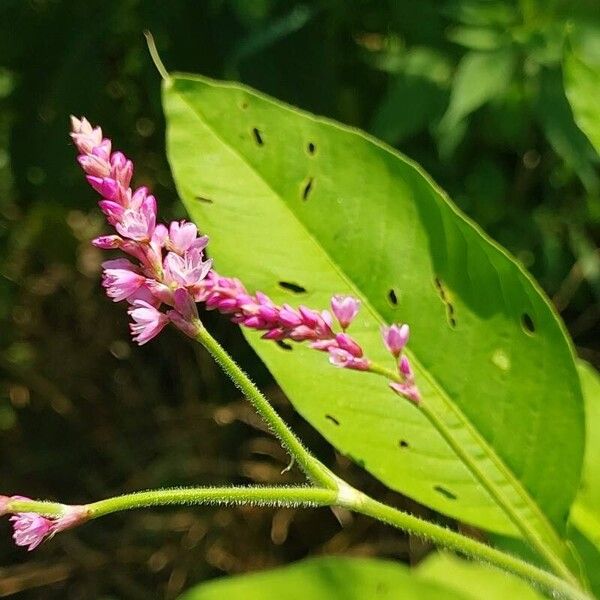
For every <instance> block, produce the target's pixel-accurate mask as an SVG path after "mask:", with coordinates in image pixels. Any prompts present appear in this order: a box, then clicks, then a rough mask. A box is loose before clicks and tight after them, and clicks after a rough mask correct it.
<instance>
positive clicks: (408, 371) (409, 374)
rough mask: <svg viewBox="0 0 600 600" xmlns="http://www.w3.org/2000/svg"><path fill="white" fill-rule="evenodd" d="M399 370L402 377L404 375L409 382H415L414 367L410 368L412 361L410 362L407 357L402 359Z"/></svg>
mask: <svg viewBox="0 0 600 600" xmlns="http://www.w3.org/2000/svg"><path fill="white" fill-rule="evenodd" d="M398 369H399V371H400V373H402V375H404V377H405V378H406V379H407V380H409V381H413V380H414V377H415V376H414V373H413V370H412V367H411V366H410V361H409V360H408V358H407V357H406V356H403V357H402V358H401V359H400V364H399V365H398Z"/></svg>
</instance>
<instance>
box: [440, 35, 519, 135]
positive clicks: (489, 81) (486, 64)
mask: <svg viewBox="0 0 600 600" xmlns="http://www.w3.org/2000/svg"><path fill="white" fill-rule="evenodd" d="M515 59H516V57H515V53H514V51H513V49H512V48H510V47H508V46H507V47H504V48H500V49H498V50H495V51H493V52H468V53H467V54H465V55H464V57H463V58H462V59H461V61H460V63H459V65H458V69H457V71H456V75H455V76H454V82H453V84H452V94H451V96H450V105H449V106H448V110H447V111H446V114H445V115H444V118H443V120H442V123H441V125H440V126H441V127H442V129H445V130H448V129H453V128H454V127H456V126H457V125H458V124H459V123H460V122H461V121H462V120H463V119H464V118H465V117H467V116H468V115H470V114H471V113H472V112H473V111H475V110H477V109H478V108H480V107H482V106H483V105H484V104H487V103H488V102H489V101H490V100H493V99H494V98H496V97H498V96H500V95H501V94H503V93H504V92H505V91H506V89H507V88H508V85H509V84H510V82H511V79H512V76H513V72H514V69H515Z"/></svg>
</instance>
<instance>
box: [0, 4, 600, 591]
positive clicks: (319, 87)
mask: <svg viewBox="0 0 600 600" xmlns="http://www.w3.org/2000/svg"><path fill="white" fill-rule="evenodd" d="M146 28H147V29H150V30H151V31H152V32H153V34H154V36H155V38H156V43H157V46H158V48H159V51H160V53H161V55H162V58H163V61H164V62H165V64H166V66H167V68H168V69H170V70H181V71H190V72H198V73H202V74H204V75H209V76H213V77H216V78H222V79H234V80H238V81H242V82H244V83H247V84H249V85H251V86H254V87H256V88H258V89H259V90H261V91H264V92H266V93H269V94H271V95H273V96H275V97H277V98H280V99H282V100H285V101H288V102H290V103H292V104H294V105H297V106H299V107H301V108H304V109H307V110H310V111H313V112H316V113H319V114H323V115H327V116H330V117H333V118H335V119H338V120H340V121H342V122H344V123H347V124H351V125H355V126H357V127H360V128H362V129H365V130H367V131H369V132H371V133H373V134H374V135H376V136H378V137H380V138H382V139H383V140H385V141H387V142H388V143H390V144H393V145H395V146H396V147H398V148H399V149H400V150H401V151H402V152H404V153H405V154H407V155H408V156H409V157H411V158H413V159H415V160H416V161H418V162H419V163H420V164H422V165H423V166H424V167H425V169H427V170H428V171H429V172H430V173H431V174H432V175H433V177H434V178H435V179H436V180H437V182H438V183H440V185H441V186H442V187H443V188H444V189H445V190H446V191H447V192H448V193H449V194H450V196H451V197H452V198H453V200H454V201H455V202H456V203H457V204H458V205H459V206H460V207H461V208H462V209H463V210H464V211H465V212H466V213H467V214H469V215H470V216H471V217H472V218H473V219H474V220H475V221H477V222H478V223H479V224H480V225H481V226H482V227H483V228H484V229H485V230H486V231H487V232H489V233H490V235H492V236H493V237H494V238H495V239H496V240H498V241H499V242H500V243H502V244H503V245H505V246H506V247H507V248H508V249H509V250H510V251H511V252H512V253H513V254H514V255H515V256H516V257H517V258H519V259H520V260H521V261H522V263H523V264H524V265H525V266H526V267H527V268H528V269H529V270H530V271H531V272H532V273H533V274H534V275H535V276H536V277H537V278H538V280H539V281H540V283H541V285H542V286H543V287H544V289H545V291H546V292H547V294H548V295H549V297H550V298H552V300H553V302H554V304H555V305H556V308H557V310H558V311H559V312H560V313H561V315H562V317H563V319H564V320H565V322H566V325H567V327H568V329H569V331H570V332H571V335H572V336H573V339H574V342H575V345H576V348H577V352H578V353H579V355H580V356H582V357H584V358H586V359H587V360H589V361H591V362H592V363H594V364H595V365H596V367H598V366H600V340H599V336H598V331H599V329H600V328H599V321H600V303H599V302H598V300H599V297H600V254H599V252H598V249H597V240H598V237H599V234H600V199H599V198H600V171H599V169H598V163H599V157H598V155H597V154H595V152H594V150H593V149H592V147H591V145H590V144H589V142H588V140H587V139H586V137H585V136H584V135H583V134H582V133H581V131H580V130H579V129H578V128H577V126H576V124H575V122H574V120H573V115H572V113H571V109H570V106H569V104H568V102H567V99H566V97H565V92H564V86H563V75H562V68H561V64H562V57H563V51H564V48H565V47H566V45H569V44H576V45H577V46H578V47H579V48H583V50H584V51H585V52H587V53H589V54H590V55H594V56H595V57H596V58H598V60H600V2H599V1H598V0H571V1H568V0H564V1H562V0H554V1H552V0H520V1H516V0H515V1H508V0H507V1H501V0H454V1H448V2H444V1H441V0H420V1H419V2H412V1H410V0H397V1H392V0H388V1H387V2H385V1H358V0H355V1H347V2H344V1H341V0H315V1H313V2H308V1H307V2H296V1H289V2H277V1H275V0H254V1H244V0H206V1H204V2H198V1H194V0H172V1H171V2H162V1H159V0H146V1H142V0H105V1H104V2H96V1H91V2H78V1H76V0H69V1H60V0H0V450H1V460H0V481H1V489H0V491H1V493H4V494H16V493H21V494H27V495H30V496H34V497H44V498H52V499H54V498H55V499H60V500H63V501H66V502H71V503H77V502H85V501H89V500H91V499H97V498H99V497H103V496H108V495H113V494H117V493H120V492H123V491H127V490H135V489H140V488H150V487H159V486H173V485H190V484H193V483H202V484H222V483H226V482H236V483H249V482H294V481H300V480H301V478H300V476H299V475H298V473H297V472H294V471H293V470H292V472H290V473H286V474H283V475H282V474H281V471H282V469H283V468H284V467H285V466H286V461H285V455H284V453H283V452H282V451H281V449H279V448H278V445H277V443H276V442H275V441H274V440H273V439H272V438H271V437H270V436H269V435H268V434H267V433H266V432H265V431H264V429H263V428H262V427H261V425H260V423H259V422H258V421H257V419H256V418H255V417H254V415H253V414H252V412H251V410H250V409H249V408H248V407H247V406H246V404H245V403H244V402H243V401H242V399H241V398H239V396H238V394H237V392H236V391H235V389H233V388H232V386H231V385H229V384H228V383H227V382H226V381H225V380H224V379H223V377H222V376H221V374H220V373H219V372H218V371H217V369H216V368H215V367H214V365H213V364H212V363H211V362H210V361H209V360H208V359H207V358H206V357H205V356H204V355H203V354H202V352H200V351H198V350H197V349H196V348H194V347H193V346H192V345H191V344H188V343H187V341H186V340H184V339H183V338H182V337H180V336H178V335H177V334H176V333H175V332H172V331H168V332H166V333H165V334H164V335H162V336H161V337H160V339H159V340H157V341H155V342H153V343H151V344H149V345H148V346H145V347H143V348H141V349H139V348H137V347H134V346H133V345H132V344H131V342H130V341H129V339H128V335H127V326H126V315H125V314H124V311H123V307H122V306H120V305H119V306H116V305H114V304H113V303H111V302H109V301H108V299H107V298H106V297H105V296H104V295H103V293H102V289H101V287H100V284H99V271H100V262H101V260H102V257H101V256H100V254H99V252H98V251H96V250H95V249H94V248H92V247H91V246H90V244H89V240H90V238H91V237H93V236H95V235H98V234H99V233H100V232H102V231H105V227H104V224H103V220H102V218H101V217H100V215H99V211H98V210H97V209H96V206H95V200H96V198H95V195H94V194H93V193H92V192H91V191H90V190H89V189H88V188H87V187H86V185H85V184H84V181H83V177H82V175H81V173H80V170H79V169H78V167H77V165H76V162H75V160H74V157H75V152H74V148H73V146H72V144H71V143H70V141H69V138H68V135H67V134H68V115H69V114H71V113H74V114H77V115H81V114H84V115H86V116H87V117H88V118H89V119H90V120H91V121H92V122H94V123H99V124H101V125H102V126H103V128H104V129H105V132H106V134H107V135H108V136H110V137H112V138H113V140H114V144H115V146H116V147H117V148H120V149H122V150H123V151H124V152H125V153H126V154H127V155H128V156H130V157H131V158H133V159H134V161H135V164H136V168H137V175H136V183H137V184H142V183H144V184H146V185H148V186H149V187H151V188H152V189H153V190H154V192H155V193H156V194H157V196H158V198H159V199H160V203H161V211H162V217H163V219H164V220H168V219H171V218H175V217H181V216H183V214H184V213H183V209H182V206H181V204H180V202H179V200H178V199H177V195H176V193H175V190H174V187H173V183H172V180H171V176H170V173H169V168H168V165H167V162H166V159H165V152H164V139H163V138H164V120H163V116H162V112H161V105H160V79H159V76H158V74H157V73H156V70H155V68H154V66H153V65H152V62H151V60H150V58H149V56H148V53H147V50H146V46H145V42H144V38H143V35H142V31H143V30H144V29H146ZM599 101H600V100H599ZM368 176H369V174H368V173H365V177H368ZM217 260H218V257H217ZM206 320H207V322H208V323H209V326H210V327H211V328H212V329H213V331H215V332H216V334H217V335H218V337H219V338H220V339H221V340H222V341H223V342H224V343H225V345H226V346H227V347H228V348H229V349H230V351H231V352H232V353H233V354H234V355H235V356H236V358H239V359H240V360H241V361H242V363H243V364H244V365H245V367H246V368H247V369H248V370H249V371H250V372H251V373H252V375H253V377H254V378H255V379H256V380H257V381H258V382H259V383H260V385H261V386H263V387H264V388H266V389H267V390H268V392H269V393H270V395H271V396H272V397H273V398H274V400H275V402H276V404H277V406H278V408H279V409H280V410H281V411H282V413H283V414H284V416H285V418H286V419H287V420H288V421H290V422H292V423H293V424H294V425H295V427H296V429H297V430H298V432H299V433H300V434H301V435H302V436H303V438H304V439H305V441H306V442H307V443H308V444H309V446H310V447H311V448H312V449H313V450H314V451H315V452H317V453H318V454H319V455H320V456H321V457H323V458H324V459H326V460H327V461H328V462H329V464H331V465H333V466H334V467H335V468H336V469H337V470H338V471H339V472H340V473H342V474H343V475H344V476H345V477H347V478H348V479H349V480H350V481H351V482H354V483H355V484H357V485H360V486H363V487H364V488H365V489H367V490H369V491H370V492H372V493H373V494H376V495H378V496H379V497H381V498H386V499H388V500H389V501H392V502H396V503H399V504H401V505H403V506H405V507H407V508H409V509H410V510H411V511H413V512H417V513H420V514H424V515H427V516H428V517H430V518H432V515H431V514H430V513H429V512H428V511H427V510H426V509H423V508H421V507H418V506H416V505H415V504H414V503H412V502H411V501H410V500H407V499H403V498H400V497H398V496H397V495H394V494H391V493H390V492H387V491H385V490H384V489H383V487H382V486H380V485H379V484H377V482H375V481H374V480H372V479H371V478H370V477H369V476H368V475H366V474H365V473H363V472H362V471H361V470H360V468H359V467H357V466H355V465H353V464H352V463H351V461H350V460H349V459H347V458H345V457H343V456H340V455H338V454H337V453H336V452H335V451H334V450H333V449H332V448H330V447H329V446H328V445H327V444H326V443H325V442H324V441H322V440H321V439H320V438H319V436H318V435H317V434H316V433H315V432H314V431H313V430H312V429H311V428H310V426H309V425H307V424H305V423H303V422H302V421H301V419H299V418H298V417H296V416H295V415H294V412H293V410H292V409H291V408H290V406H289V405H288V404H287V402H286V400H285V399H284V398H283V397H282V395H281V393H280V392H279V391H278V390H277V388H276V386H275V385H274V384H273V382H272V380H271V379H270V377H269V375H268V373H267V372H266V371H265V369H264V367H262V365H261V364H260V363H259V362H258V360H257V359H256V357H255V356H254V355H253V353H252V352H251V350H250V349H249V348H248V347H247V346H246V344H245V343H244V342H243V340H242V337H241V335H240V334H239V332H238V331H237V330H236V328H235V327H234V326H233V325H231V324H229V323H228V322H227V321H226V320H224V319H223V318H219V317H218V315H214V314H208V315H206ZM437 519H438V520H439V521H441V522H446V521H445V520H444V519H443V518H442V517H437ZM447 524H448V525H449V526H452V527H461V526H460V524H457V523H447ZM473 533H474V534H475V535H477V532H473ZM9 536H10V531H9V527H8V523H7V522H6V520H3V521H2V523H1V524H0V596H9V595H12V594H16V595H17V596H18V597H22V598H68V599H79V598H82V599H84V598H122V599H132V600H135V599H138V598H139V599H147V598H167V599H170V598H175V597H177V595H178V594H179V593H180V592H181V591H182V590H183V589H185V588H186V587H188V586H189V585H191V584H192V583H196V582H198V581H201V580H203V579H207V578H210V577H214V576H217V575H222V574H226V573H237V572H245V571H248V570H252V569H258V568H264V567H268V566H273V565H278V564H282V563H287V562H289V561H292V560H295V559H299V558H302V557H304V556H307V555H309V554H311V555H315V554H323V553H326V554H331V553H346V554H354V555H362V556H383V557H391V558H395V559H398V560H401V561H404V562H410V563H414V562H417V561H419V560H420V558H422V556H424V554H426V553H427V551H428V546H427V545H426V544H424V543H422V542H418V541H415V540H409V539H408V538H406V537H403V536H401V535H399V534H398V533H397V532H395V531H391V530H388V529H387V528H385V527H383V526H380V525H377V524H374V523H372V522H370V521H369V520H368V519H362V518H357V517H353V516H350V515H349V514H347V513H346V512H345V511H337V512H336V514H335V515H334V514H333V513H332V512H331V511H330V510H326V509H320V510H316V511H310V512H307V511H296V510H292V509H281V510H265V509H253V508H244V509H206V510H200V509H194V510H192V509H185V508H184V509H173V510H162V511H140V512H137V513H132V514H130V515H120V516H114V517H110V518H105V519H103V520H101V521H99V522H97V523H92V524H90V525H88V526H86V527H84V528H81V529H80V530H76V531H74V532H71V533H69V534H65V535H61V536H60V537H59V538H57V539H55V540H53V541H51V542H49V543H47V544H45V545H44V546H42V547H41V548H40V549H39V550H37V551H36V552H35V553H33V554H27V553H26V552H24V551H23V550H21V549H16V548H14V547H13V546H12V544H11V542H10V537H9Z"/></svg>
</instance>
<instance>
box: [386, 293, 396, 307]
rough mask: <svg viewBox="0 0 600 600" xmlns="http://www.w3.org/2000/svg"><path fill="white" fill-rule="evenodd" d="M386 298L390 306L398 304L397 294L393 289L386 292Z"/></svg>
mask: <svg viewBox="0 0 600 600" xmlns="http://www.w3.org/2000/svg"><path fill="white" fill-rule="evenodd" d="M388 300H389V301H390V304H391V305H392V306H398V296H397V295H396V291H395V290H390V291H389V292H388Z"/></svg>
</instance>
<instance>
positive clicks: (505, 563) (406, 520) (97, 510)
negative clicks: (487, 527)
mask: <svg viewBox="0 0 600 600" xmlns="http://www.w3.org/2000/svg"><path fill="white" fill-rule="evenodd" d="M338 485H339V487H338V489H337V490H332V489H323V488H311V487H260V486H257V487H254V486H253V487H218V488H202V487H197V488H174V489H165V490H149V491H144V492H136V493H132V494H125V495H123V496H117V497H115V498H108V499H106V500H100V501H99V502H93V503H91V504H88V505H86V507H85V508H87V510H88V514H89V517H90V518H98V517H102V516H105V515H108V514H111V513H115V512H120V511H125V510H132V509H136V508H145V507H155V506H167V505H202V504H204V505H215V504H221V505H223V504H225V505H226V504H245V505H259V506H302V507H316V506H343V507H345V508H347V509H349V510H351V511H353V512H356V513H360V514H363V515H367V516H369V517H372V518H374V519H377V520H378V521H381V522H384V523H387V524H389V525H391V526H393V527H396V528H398V529H401V530H403V531H406V532H408V533H411V534H414V535H416V536H419V537H421V538H426V539H429V540H431V541H432V542H434V543H435V544H436V545H438V546H442V547H445V548H448V549H450V550H455V551H457V552H459V553H461V554H465V555H468V556H471V557H472V558H475V559H477V560H480V561H483V562H487V563H489V564H491V565H493V566H495V567H498V568H500V569H503V570H505V571H508V572H510V573H513V574H515V575H517V576H519V577H522V578H523V579H525V580H527V581H529V582H532V583H534V584H536V585H538V586H539V587H541V588H543V589H544V590H546V591H548V592H549V593H550V594H552V595H556V594H560V595H561V596H562V597H564V598H565V599H568V600H592V599H591V597H590V596H588V595H587V594H585V593H584V592H582V591H580V590H579V589H577V588H575V587H574V586H573V585H571V584H570V583H569V582H566V581H563V580H562V579H560V578H558V577H556V576H555V575H553V574H552V573H549V572H547V571H544V570H543V569H540V568H539V567H535V566H533V565H531V564H529V563H527V562H525V561H523V560H521V559H520V558H516V557H514V556H511V555H509V554H505V553H504V552H502V551H500V550H496V549H495V548H492V547H491V546H487V545H486V544H483V543H481V542H479V541H477V540H474V539H472V538H469V537H466V536H464V535H461V534H460V533H457V532H455V531H451V530H450V529H446V528H445V527H441V526H440V525H436V524H435V523H431V522H429V521H425V520H423V519H420V518H419V517H415V516H413V515H410V514H408V513H405V512H402V511H400V510H398V509H396V508H393V507H391V506H388V505H386V504H383V503H381V502H378V501H377V500H374V499H373V498H370V497H369V496H366V495H365V494H363V493H362V492H360V491H358V490H356V489H354V488H353V487H351V486H349V485H348V484H346V483H344V482H342V481H339V484H338ZM67 508H68V507H67V506H66V505H64V504H57V503H53V502H39V501H32V500H11V501H10V502H9V504H8V506H7V509H8V510H9V511H11V512H38V513H39V514H42V515H45V516H48V517H60V516H62V515H63V514H64V512H65V510H66V509H67Z"/></svg>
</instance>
